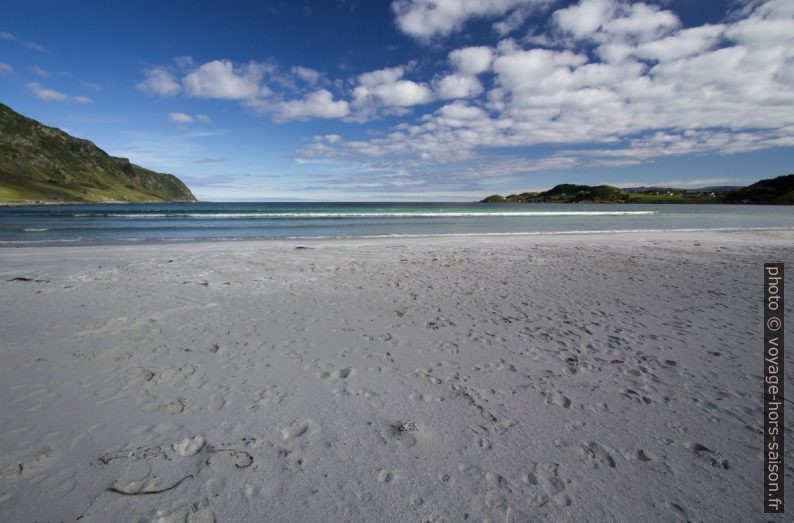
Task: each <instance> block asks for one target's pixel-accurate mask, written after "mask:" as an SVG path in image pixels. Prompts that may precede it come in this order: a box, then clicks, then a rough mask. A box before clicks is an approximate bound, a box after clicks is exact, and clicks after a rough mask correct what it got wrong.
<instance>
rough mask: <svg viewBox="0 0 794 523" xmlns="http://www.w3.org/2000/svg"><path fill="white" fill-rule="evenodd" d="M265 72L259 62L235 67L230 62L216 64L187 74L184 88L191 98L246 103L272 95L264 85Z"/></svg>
mask: <svg viewBox="0 0 794 523" xmlns="http://www.w3.org/2000/svg"><path fill="white" fill-rule="evenodd" d="M266 70H267V68H266V67H263V66H262V65H261V64H258V63H256V62H250V63H248V64H246V65H244V66H240V67H235V66H234V64H232V62H230V61H228V60H213V61H211V62H207V63H205V64H203V65H201V66H200V67H198V68H196V69H194V70H193V71H191V72H190V73H188V74H187V75H186V76H185V77H184V78H183V79H182V84H183V85H184V88H185V92H186V93H187V94H188V95H189V96H195V97H200V98H226V99H230V100H245V99H250V98H257V97H259V96H262V95H265V94H267V93H268V92H269V90H268V89H267V87H265V86H263V85H261V81H262V76H263V75H264V74H265V72H266Z"/></svg>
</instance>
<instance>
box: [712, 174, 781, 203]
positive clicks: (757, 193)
mask: <svg viewBox="0 0 794 523" xmlns="http://www.w3.org/2000/svg"><path fill="white" fill-rule="evenodd" d="M725 201H726V202H729V203H780V204H794V174H787V175H786V176H778V177H777V178H768V179H766V180H759V181H757V182H755V183H754V184H752V185H748V186H747V187H744V188H742V189H739V190H738V191H733V192H730V193H728V194H727V195H726V197H725Z"/></svg>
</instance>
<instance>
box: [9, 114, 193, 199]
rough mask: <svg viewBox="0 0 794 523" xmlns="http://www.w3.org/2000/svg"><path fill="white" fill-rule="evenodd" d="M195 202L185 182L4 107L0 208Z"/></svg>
mask: <svg viewBox="0 0 794 523" xmlns="http://www.w3.org/2000/svg"><path fill="white" fill-rule="evenodd" d="M168 201H189V202H193V201H196V197H195V196H193V193H191V192H190V189H188V187H187V186H186V185H185V184H184V183H182V181H181V180H180V179H179V178H177V177H176V176H174V175H172V174H164V173H158V172H154V171H150V170H149V169H144V168H143V167H140V166H138V165H135V164H133V163H130V161H129V160H128V159H126V158H116V157H114V156H110V155H108V154H107V153H106V152H105V151H103V150H102V149H100V148H99V147H97V146H96V145H94V144H93V143H91V142H89V141H88V140H82V139H79V138H74V137H73V136H70V135H68V134H66V133H65V132H63V131H61V130H60V129H56V128H54V127H48V126H46V125H43V124H41V123H39V122H37V121H36V120H32V119H30V118H26V117H25V116H22V115H21V114H19V113H17V112H15V111H14V110H12V109H11V108H10V107H8V106H6V105H3V104H0V204H24V203H79V202H168Z"/></svg>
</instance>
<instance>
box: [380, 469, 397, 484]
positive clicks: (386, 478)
mask: <svg viewBox="0 0 794 523" xmlns="http://www.w3.org/2000/svg"><path fill="white" fill-rule="evenodd" d="M393 479H394V473H393V472H392V471H390V470H384V469H381V470H380V471H379V472H378V481H380V482H381V483H391V482H392V480H393Z"/></svg>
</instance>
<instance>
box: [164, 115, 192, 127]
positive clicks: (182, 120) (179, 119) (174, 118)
mask: <svg viewBox="0 0 794 523" xmlns="http://www.w3.org/2000/svg"><path fill="white" fill-rule="evenodd" d="M168 119H169V120H170V121H171V123H175V124H181V125H184V124H188V123H193V117H192V116H190V115H189V114H185V113H170V114H169V115H168Z"/></svg>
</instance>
